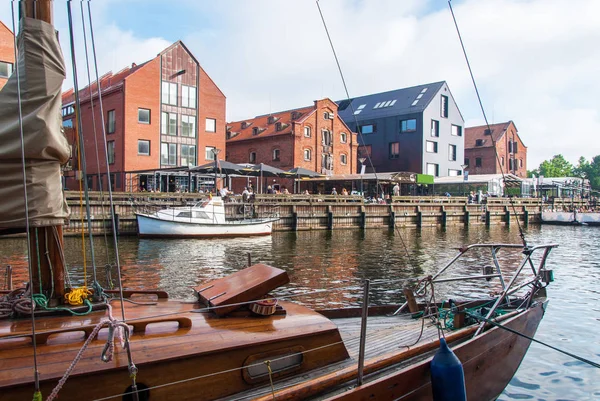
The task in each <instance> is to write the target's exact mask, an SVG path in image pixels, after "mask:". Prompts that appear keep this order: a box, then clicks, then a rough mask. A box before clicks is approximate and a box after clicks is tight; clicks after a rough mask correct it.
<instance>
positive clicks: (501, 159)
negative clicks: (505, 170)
mask: <svg viewBox="0 0 600 401" xmlns="http://www.w3.org/2000/svg"><path fill="white" fill-rule="evenodd" d="M500 165H501V166H502V167H504V156H502V157H501V158H500Z"/></svg>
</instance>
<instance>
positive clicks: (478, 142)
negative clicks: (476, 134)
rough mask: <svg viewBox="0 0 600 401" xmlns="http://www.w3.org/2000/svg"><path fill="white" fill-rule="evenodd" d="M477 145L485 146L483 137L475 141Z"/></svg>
mask: <svg viewBox="0 0 600 401" xmlns="http://www.w3.org/2000/svg"><path fill="white" fill-rule="evenodd" d="M475 146H483V139H477V140H476V141H475Z"/></svg>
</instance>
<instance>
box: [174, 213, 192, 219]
mask: <svg viewBox="0 0 600 401" xmlns="http://www.w3.org/2000/svg"><path fill="white" fill-rule="evenodd" d="M177 217H186V218H191V217H192V212H179V213H178V214H177Z"/></svg>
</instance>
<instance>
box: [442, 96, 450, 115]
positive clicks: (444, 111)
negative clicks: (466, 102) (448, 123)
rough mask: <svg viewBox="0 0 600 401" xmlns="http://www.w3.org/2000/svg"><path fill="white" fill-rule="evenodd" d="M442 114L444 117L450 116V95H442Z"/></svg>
mask: <svg viewBox="0 0 600 401" xmlns="http://www.w3.org/2000/svg"><path fill="white" fill-rule="evenodd" d="M440 115H441V116H442V117H444V118H448V96H444V95H442V98H441V100H440Z"/></svg>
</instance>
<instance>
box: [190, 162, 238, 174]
mask: <svg viewBox="0 0 600 401" xmlns="http://www.w3.org/2000/svg"><path fill="white" fill-rule="evenodd" d="M215 167H216V170H217V171H215ZM190 171H191V172H194V173H200V174H214V173H215V172H217V173H220V174H227V175H230V174H240V175H245V174H246V173H247V172H248V171H247V170H246V169H245V168H244V167H243V166H240V165H238V164H235V163H231V162H228V161H225V160H219V161H218V162H217V163H216V166H215V162H210V163H206V164H203V165H202V166H198V167H192V168H191V169H190Z"/></svg>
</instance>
